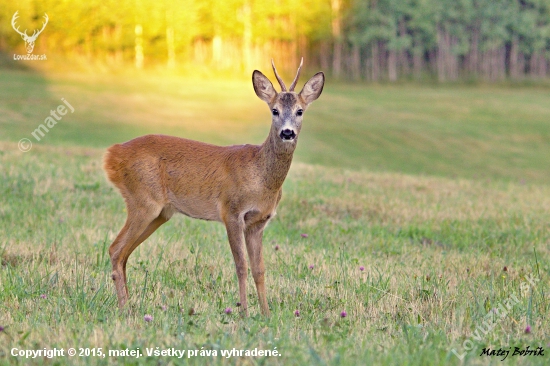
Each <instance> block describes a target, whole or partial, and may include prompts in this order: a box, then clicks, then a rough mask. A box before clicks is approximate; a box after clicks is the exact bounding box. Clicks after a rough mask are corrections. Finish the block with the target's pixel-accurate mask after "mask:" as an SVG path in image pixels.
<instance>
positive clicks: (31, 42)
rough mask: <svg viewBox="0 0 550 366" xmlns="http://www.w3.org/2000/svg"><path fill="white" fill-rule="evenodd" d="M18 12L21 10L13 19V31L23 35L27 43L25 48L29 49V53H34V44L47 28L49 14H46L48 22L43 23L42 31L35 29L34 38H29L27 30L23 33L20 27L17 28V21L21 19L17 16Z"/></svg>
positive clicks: (45, 17)
mask: <svg viewBox="0 0 550 366" xmlns="http://www.w3.org/2000/svg"><path fill="white" fill-rule="evenodd" d="M18 12H19V10H18V11H16V12H15V14H13V17H12V18H11V26H12V27H13V29H14V30H15V31H16V32H17V33H19V34H20V35H21V38H23V40H24V41H25V48H26V49H27V53H32V51H33V49H34V42H35V41H36V38H38V36H39V35H40V33H42V31H43V30H44V28H46V24H48V14H46V13H44V19H46V21H45V22H44V23H42V29H40V30H36V29H35V30H34V32H33V33H32V36H29V35H28V34H27V30H26V29H25V31H24V32H21V31H19V27H17V28H16V27H15V21H16V20H17V18H18V17H19V16H18V15H17V13H18Z"/></svg>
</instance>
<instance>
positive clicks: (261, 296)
mask: <svg viewBox="0 0 550 366" xmlns="http://www.w3.org/2000/svg"><path fill="white" fill-rule="evenodd" d="M265 224H266V222H265V221H262V222H259V223H257V224H254V225H251V226H250V227H248V228H247V229H246V230H245V239H246V249H247V251H248V258H249V259H250V269H251V270H252V277H254V283H255V284H256V291H257V292H258V301H259V303H260V309H261V311H262V314H263V315H265V316H269V315H270V312H269V306H268V305H267V298H266V295H265V279H264V273H265V265H264V257H263V254H262V236H263V232H264V227H265Z"/></svg>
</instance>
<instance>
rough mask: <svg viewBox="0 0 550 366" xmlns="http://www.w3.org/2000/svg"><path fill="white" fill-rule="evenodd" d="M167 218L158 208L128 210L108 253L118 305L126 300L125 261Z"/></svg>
mask: <svg viewBox="0 0 550 366" xmlns="http://www.w3.org/2000/svg"><path fill="white" fill-rule="evenodd" d="M168 219H169V218H167V217H165V216H163V215H162V213H161V208H159V209H158V210H155V211H152V210H149V211H145V210H132V211H130V210H128V218H127V219H126V224H124V227H123V228H122V230H121V231H120V233H119V234H118V236H117V237H116V239H115V240H114V241H113V243H112V244H111V246H110V247H109V255H110V257H111V264H112V266H113V274H112V278H113V280H114V281H115V288H116V293H117V298H118V306H119V307H121V308H122V307H123V306H124V305H125V304H126V302H127V301H128V287H127V285H126V263H127V262H128V257H130V254H132V252H133V251H134V250H135V249H136V248H137V247H138V246H139V245H140V244H141V243H142V242H143V241H144V240H145V239H147V238H148V237H149V236H150V235H151V234H152V233H153V232H154V231H155V230H157V229H158V228H159V227H160V226H161V225H162V224H164V223H165V222H166V221H168Z"/></svg>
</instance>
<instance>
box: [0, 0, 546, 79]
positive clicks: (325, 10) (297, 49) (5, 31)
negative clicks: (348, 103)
mask: <svg viewBox="0 0 550 366" xmlns="http://www.w3.org/2000/svg"><path fill="white" fill-rule="evenodd" d="M0 4H1V6H0V53H2V54H4V57H8V59H9V57H12V56H11V54H12V53H14V52H15V53H19V54H21V53H22V54H24V53H26V49H25V44H24V42H23V41H22V40H21V36H20V35H19V34H17V32H16V31H15V30H14V29H15V27H19V28H20V30H21V31H23V30H24V29H27V33H28V34H29V35H31V34H32V32H33V30H35V29H41V28H42V27H43V24H44V23H45V19H46V18H45V17H44V15H45V14H47V17H48V23H47V24H46V27H45V28H44V31H43V32H42V33H41V34H40V35H39V37H37V40H36V47H35V49H34V51H33V52H34V53H35V54H47V55H48V59H49V60H52V59H53V60H54V59H55V58H63V60H67V59H68V60H74V61H75V62H80V63H84V64H90V65H92V64H95V65H101V66H102V67H107V68H117V67H135V68H137V69H140V68H148V67H166V68H168V69H174V70H177V69H181V70H192V69H193V68H196V67H208V68H211V69H215V70H221V71H227V72H237V73H239V72H246V73H248V72H249V71H250V70H251V69H253V68H255V67H258V66H257V65H259V64H261V65H267V64H268V62H269V61H270V59H271V58H274V59H275V61H276V62H277V64H278V65H280V66H279V67H280V68H281V69H282V70H283V71H286V73H287V74H290V73H291V72H292V71H293V70H295V68H296V66H297V65H298V63H299V59H300V57H302V56H303V57H304V58H305V59H306V60H307V61H306V64H307V67H308V68H314V67H317V68H320V69H322V70H324V71H326V72H327V73H328V74H329V75H330V76H331V77H333V78H337V79H344V80H355V81H390V82H393V81H399V80H426V79H428V80H430V79H433V80H437V81H455V80H483V81H502V80H506V79H510V80H524V79H530V80H532V79H544V78H547V77H548V74H549V68H550V0H304V1H299V2H298V1H291V0H205V1H199V0H183V1H180V0H177V1H176V0H162V1H144V0H121V1H114V0H108V1H103V0H101V1H100V0H87V1H80V0H77V1H52V0H45V1H37V0H23V1H17V2H10V1H7V0H0ZM15 12H18V17H17V19H16V22H15V23H14V24H15V27H14V26H13V25H12V23H13V17H14V14H15ZM6 55H7V56H6Z"/></svg>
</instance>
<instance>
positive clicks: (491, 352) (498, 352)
mask: <svg viewBox="0 0 550 366" xmlns="http://www.w3.org/2000/svg"><path fill="white" fill-rule="evenodd" d="M511 351H512V347H505V348H502V347H501V348H499V349H491V348H484V349H483V350H482V351H481V354H480V356H489V357H504V358H503V359H502V360H501V361H504V360H505V359H506V357H508V355H510V352H511ZM510 356H511V357H514V356H522V357H526V356H543V357H544V356H545V355H544V348H542V347H537V348H536V349H530V348H529V346H527V347H525V349H521V348H520V347H514V351H513V352H512V354H511V355H510Z"/></svg>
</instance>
